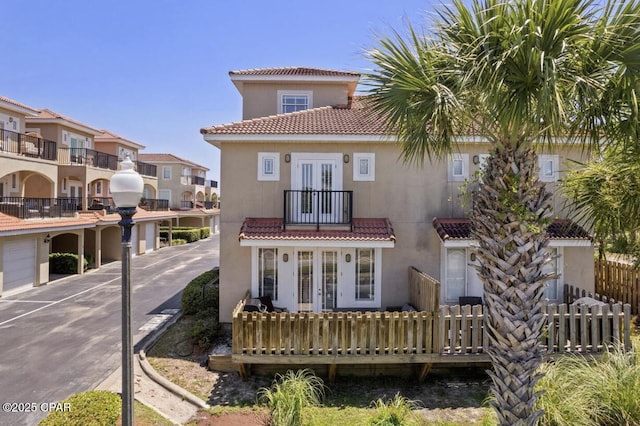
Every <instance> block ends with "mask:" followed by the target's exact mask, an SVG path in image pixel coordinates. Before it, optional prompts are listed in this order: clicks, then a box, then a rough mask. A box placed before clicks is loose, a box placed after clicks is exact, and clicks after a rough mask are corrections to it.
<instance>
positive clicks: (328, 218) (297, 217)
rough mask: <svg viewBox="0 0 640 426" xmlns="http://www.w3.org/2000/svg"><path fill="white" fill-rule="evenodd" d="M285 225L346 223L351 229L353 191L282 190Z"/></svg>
mask: <svg viewBox="0 0 640 426" xmlns="http://www.w3.org/2000/svg"><path fill="white" fill-rule="evenodd" d="M287 225H315V227H316V229H318V230H319V229H320V225H348V226H349V228H350V229H353V191H315V190H312V191H298V190H295V191H294V190H285V191H284V227H285V229H286V227H287Z"/></svg>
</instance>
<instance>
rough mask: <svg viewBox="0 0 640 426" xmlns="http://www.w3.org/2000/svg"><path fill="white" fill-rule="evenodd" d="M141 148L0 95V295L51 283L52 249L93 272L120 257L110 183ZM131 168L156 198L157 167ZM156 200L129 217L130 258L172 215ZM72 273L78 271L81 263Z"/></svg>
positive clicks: (149, 245) (155, 238)
mask: <svg viewBox="0 0 640 426" xmlns="http://www.w3.org/2000/svg"><path fill="white" fill-rule="evenodd" d="M143 147H144V146H143V145H140V144H138V143H136V142H133V141H131V140H128V139H126V138H123V137H121V136H119V135H116V134H114V133H113V132H110V131H107V130H98V129H96V128H95V127H92V126H89V125H87V124H84V123H81V122H79V121H77V120H74V119H72V118H69V117H66V116H63V115H61V114H59V113H56V112H54V111H51V110H49V109H36V108H32V107H30V106H27V105H24V104H22V103H20V102H17V101H14V100H12V99H9V98H6V97H2V96H0V296H2V295H3V294H5V295H6V294H7V293H11V292H14V291H20V290H23V289H25V288H29V287H32V286H39V285H43V284H46V283H47V282H49V281H50V277H49V254H50V253H53V252H70V253H75V254H77V255H78V256H79V257H80V258H82V257H84V256H85V255H86V256H87V257H88V258H89V259H91V263H92V267H93V268H99V267H100V266H101V264H102V263H103V262H105V261H109V260H118V259H120V256H121V245H120V239H121V235H120V232H121V231H120V227H119V226H118V221H119V219H120V216H119V215H118V214H115V213H114V212H113V207H114V205H113V202H112V200H111V194H110V193H109V181H110V179H111V176H113V174H114V173H115V172H116V171H117V170H118V165H119V162H120V161H121V160H122V159H123V158H124V157H125V156H126V155H128V156H129V157H131V158H132V159H133V160H134V161H135V160H136V156H137V153H138V150H139V149H141V148H143ZM135 164H136V168H137V170H138V172H139V173H140V174H141V175H142V177H143V180H144V183H145V194H148V195H151V196H153V197H154V198H155V195H156V194H157V177H156V173H157V172H156V168H155V166H153V165H151V164H147V163H143V162H141V161H135ZM158 201H159V200H155V199H146V202H145V204H144V205H143V204H141V206H140V208H139V209H138V212H137V213H136V214H135V216H134V220H135V221H136V225H135V226H134V228H133V231H132V247H133V254H134V255H140V254H144V253H146V252H148V251H152V250H157V249H158V248H160V239H159V226H160V224H161V223H169V224H171V223H172V221H173V220H174V218H175V216H176V214H175V213H174V212H172V211H170V210H169V208H168V205H165V206H164V208H162V206H161V205H159V203H158ZM197 223H198V226H203V225H200V224H201V223H205V224H206V223H208V222H206V221H205V220H203V219H198V220H197ZM77 272H78V273H80V274H81V273H83V272H84V271H83V268H82V263H81V262H79V263H78V268H77Z"/></svg>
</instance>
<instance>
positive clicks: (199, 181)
mask: <svg viewBox="0 0 640 426" xmlns="http://www.w3.org/2000/svg"><path fill="white" fill-rule="evenodd" d="M180 183H182V184H183V185H204V183H205V179H204V178H203V177H202V176H195V175H183V176H181V179H180Z"/></svg>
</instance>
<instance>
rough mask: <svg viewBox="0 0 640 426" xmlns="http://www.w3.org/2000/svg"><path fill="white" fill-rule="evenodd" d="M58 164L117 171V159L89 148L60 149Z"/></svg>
mask: <svg viewBox="0 0 640 426" xmlns="http://www.w3.org/2000/svg"><path fill="white" fill-rule="evenodd" d="M59 163H60V164H62V165H80V166H93V167H98V168H100V169H108V170H118V157H117V156H115V155H113V154H107V153H105V152H100V151H95V150H93V149H89V148H69V147H61V148H60V155H59Z"/></svg>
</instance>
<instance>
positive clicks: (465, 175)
mask: <svg viewBox="0 0 640 426" xmlns="http://www.w3.org/2000/svg"><path fill="white" fill-rule="evenodd" d="M455 161H461V162H462V173H461V174H454V173H453V172H454V170H453V169H454V162H455ZM447 169H448V170H447V172H448V179H449V182H464V181H465V179H469V154H451V157H450V158H449V161H448V167H447Z"/></svg>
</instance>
